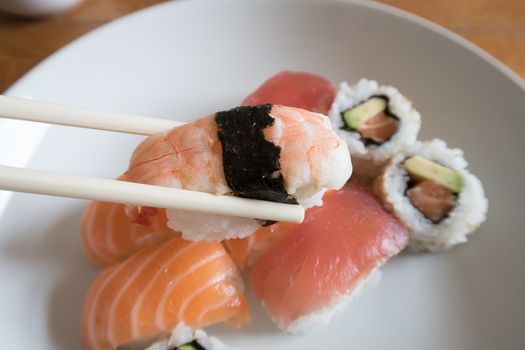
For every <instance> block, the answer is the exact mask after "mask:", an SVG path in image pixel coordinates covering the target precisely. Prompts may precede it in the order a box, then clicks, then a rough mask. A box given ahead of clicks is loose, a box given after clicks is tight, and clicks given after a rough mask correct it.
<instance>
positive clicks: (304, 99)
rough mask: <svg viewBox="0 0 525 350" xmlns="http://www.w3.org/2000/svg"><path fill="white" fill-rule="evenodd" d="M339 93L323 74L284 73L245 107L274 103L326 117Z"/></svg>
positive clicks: (275, 78)
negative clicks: (336, 94) (336, 93)
mask: <svg viewBox="0 0 525 350" xmlns="http://www.w3.org/2000/svg"><path fill="white" fill-rule="evenodd" d="M335 92H336V91H335V87H334V86H333V85H332V83H331V82H330V81H329V80H327V79H326V78H323V77H321V76H319V75H314V74H310V73H305V72H290V71H283V72H280V73H277V74H276V75H274V76H272V77H271V78H270V79H268V80H266V81H265V82H264V83H263V84H262V85H261V86H260V87H259V88H258V89H257V90H255V91H254V92H253V93H251V94H250V95H249V96H248V97H246V99H245V100H244V101H243V102H242V105H243V106H252V105H258V104H263V103H271V104H276V105H284V106H290V107H297V108H302V109H306V110H309V111H312V112H318V113H323V114H326V113H328V111H329V110H330V107H331V105H332V102H333V101H334V98H335Z"/></svg>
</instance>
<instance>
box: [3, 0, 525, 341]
mask: <svg viewBox="0 0 525 350" xmlns="http://www.w3.org/2000/svg"><path fill="white" fill-rule="evenodd" d="M282 69H294V70H306V71H310V72H314V73H318V74H322V75H325V76H327V77H328V78H330V79H331V80H332V81H334V82H338V81H340V80H349V81H350V82H354V81H356V80H357V79H359V78H361V77H363V76H366V77H369V78H373V79H378V80H380V81H382V82H384V83H386V84H392V85H395V86H397V87H398V88H399V89H400V90H401V91H402V92H403V93H404V94H406V95H407V96H409V97H410V98H411V99H412V100H413V101H414V104H415V106H416V108H418V110H419V111H420V112H421V113H422V117H423V132H422V137H423V138H427V139H428V138H432V137H441V138H443V139H445V140H446V141H447V142H449V144H450V145H451V146H455V147H461V148H463V149H464V150H465V154H466V157H467V159H468V160H469V161H470V169H471V170H472V172H474V173H475V174H476V175H478V176H479V177H480V178H481V180H482V181H483V183H484V185H485V189H486V192H487V195H488V198H489V200H490V209H489V215H488V220H487V221H486V222H485V223H484V224H483V226H482V227H481V228H480V230H479V231H478V232H476V233H475V234H473V235H472V236H471V237H470V241H469V242H468V243H467V244H464V245H462V246H459V247H457V248H454V249H452V250H451V251H449V252H446V253H444V254H436V255H422V256H419V255H402V256H399V257H396V258H394V259H392V261H390V262H389V263H388V264H387V265H386V266H385V268H384V269H383V280H382V282H381V284H380V285H379V286H378V287H377V288H375V289H373V290H369V291H367V292H366V293H364V294H363V295H362V296H361V297H360V298H358V299H357V300H355V301H354V302H353V303H352V304H351V305H350V306H349V308H348V309H347V310H346V312H345V313H344V314H342V315H340V316H339V317H337V318H336V319H335V320H334V321H333V322H332V323H331V324H330V326H328V327H326V328H324V329H322V330H320V331H319V332H317V333H313V334H309V335H306V336H299V337H292V336H286V335H283V334H281V333H279V332H278V330H277V329H276V327H275V326H274V325H273V324H272V322H271V321H270V319H269V317H268V315H267V314H266V313H265V312H264V310H262V307H260V306H259V305H258V304H256V303H253V304H252V311H253V322H252V324H251V325H250V326H248V327H247V328H246V329H244V330H242V331H239V332H234V331H231V330H229V329H228V328H227V327H225V326H217V327H212V328H210V330H209V332H210V333H211V334H213V335H217V336H219V337H220V338H222V339H223V340H224V341H226V342H227V343H230V344H232V345H234V346H237V347H240V348H242V349H246V350H259V349H260V350H262V349H265V350H266V349H307V350H309V349H345V350H346V349H404V350H411V349H428V350H433V349H476V350H488V349H490V350H492V349H525V337H524V325H525V298H524V295H525V273H524V272H523V269H524V266H525V232H524V229H523V219H524V216H525V215H524V214H525V213H524V209H523V199H524V198H525V186H524V185H523V174H524V173H525V157H524V156H523V151H524V150H525V137H523V130H525V118H523V111H525V89H524V86H525V85H524V84H523V82H522V81H521V79H519V78H518V77H517V76H516V75H515V74H513V73H512V72H510V71H509V70H508V69H507V68H505V67H503V65H501V64H500V63H498V62H497V61H496V60H495V59H493V58H491V57H490V56H488V55H487V54H485V53H483V52H482V51H481V50H479V49H477V48H475V47H474V46H473V45H471V44H469V43H467V42H466V41H465V40H462V39H461V38H459V37H457V36H456V35H454V34H451V33H450V32H448V31H446V30H444V29H442V28H440V27H437V26H435V25H432V24H430V23H429V22H427V21H424V20H421V19H419V18H416V17H414V16H412V15H408V14H406V13H404V12H401V11H398V10H395V9H392V8H390V7H387V6H383V5H379V4H376V3H373V2H349V1H324V0H301V1H299V0H297V1H294V0H288V1H283V0H279V1H277V0H275V1H272V0H262V1H247V0H222V1H216V0H191V1H174V2H167V3H165V4H162V5H159V6H155V7H152V8H150V9H147V10H145V11H141V12H139V13H137V14H133V15H131V16H129V17H126V18H124V19H122V20H119V21H116V22H113V23H111V24H109V25H107V26H104V27H103V28H102V29H99V30H96V31H94V32H93V33H90V34H88V35H87V36H85V37H83V38H81V39H80V40H78V41H76V42H75V43H73V44H71V45H69V46H68V47H66V48H65V49H64V50H62V51H60V52H59V53H57V54H56V55H54V56H52V57H51V58H50V59H48V60H47V61H45V62H44V63H42V64H41V65H40V66H39V67H37V68H36V69H35V70H33V71H32V72H31V73H29V74H28V75H26V76H25V77H24V78H23V79H22V80H21V81H19V82H18V83H17V84H16V85H15V86H13V87H12V89H10V90H9V94H11V95H17V96H24V97H32V98H35V99H40V100H46V101H51V102H61V103H66V104H72V105H80V106H86V107H93V108H99V109H105V110H110V111H121V112H124V113H135V114H143V115H151V116H156V117H167V118H173V119H178V120H183V121H184V120H192V119H194V118H197V117H199V116H203V115H207V114H209V113H211V112H213V111H217V110H221V109H225V108H228V107H231V106H234V105H237V104H239V103H240V101H241V100H242V99H243V98H244V97H245V96H246V95H247V94H248V93H249V92H251V91H252V90H253V89H254V88H255V87H256V86H257V85H259V84H260V83H261V82H262V81H263V80H265V79H266V78H268V77H269V76H270V75H271V74H274V73H276V72H277V71H279V70H282ZM140 139H141V138H140V137H137V136H130V135H121V134H116V133H109V132H102V131H93V130H82V129H76V128H66V127H58V126H52V127H45V126H42V125H37V124H32V123H21V122H19V123H14V122H13V123H11V122H6V121H4V120H0V164H6V163H9V161H14V162H16V163H17V164H18V165H25V166H28V167H30V168H39V169H46V170H52V171H57V172H63V173H73V174H82V175H88V176H100V177H108V178H110V177H115V176H116V175H118V174H119V173H120V172H121V171H122V170H123V169H125V167H126V165H127V161H128V159H129V155H130V153H131V151H132V149H133V147H134V146H135V145H136V144H137V142H139V140H140ZM85 204H86V203H85V202H84V201H80V200H72V199H64V198H51V197H45V196H37V195H30V194H15V195H13V196H12V197H11V198H10V200H9V202H8V203H7V206H6V207H5V210H4V211H3V214H2V216H1V217H0V339H1V345H0V348H2V349H3V348H6V349H27V348H32V349H36V348H38V349H79V348H80V340H79V327H80V326H79V318H80V310H81V307H82V300H83V297H84V293H85V291H86V290H87V288H88V286H89V284H90V282H91V281H92V280H93V278H94V277H95V276H96V274H97V273H98V270H97V269H95V268H94V267H91V266H90V265H89V264H88V262H87V260H86V259H85V257H84V256H83V252H82V245H81V242H80V237H79V236H80V233H79V219H80V213H81V210H82V209H83V207H84V206H85Z"/></svg>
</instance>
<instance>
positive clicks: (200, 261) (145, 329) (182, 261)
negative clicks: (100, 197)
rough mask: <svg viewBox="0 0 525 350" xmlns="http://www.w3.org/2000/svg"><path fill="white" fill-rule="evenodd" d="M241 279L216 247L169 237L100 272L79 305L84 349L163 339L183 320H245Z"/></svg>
mask: <svg viewBox="0 0 525 350" xmlns="http://www.w3.org/2000/svg"><path fill="white" fill-rule="evenodd" d="M241 290H242V280H241V277H240V275H239V272H238V270H237V267H236V266H235V264H234V262H233V261H232V259H231V258H230V257H229V255H228V254H227V253H226V251H225V250H224V247H223V246H222V244H220V243H205V242H191V241H186V240H183V239H182V238H179V237H177V238H173V239H171V240H169V241H166V242H164V243H161V244H158V245H156V246H153V247H148V248H145V249H142V250H140V251H139V252H137V253H136V254H135V255H132V256H131V257H129V258H128V259H127V260H125V261H123V262H121V263H118V264H115V265H113V266H112V267H110V268H108V269H106V270H104V271H103V272H102V273H101V274H100V275H99V277H98V278H97V279H96V280H95V281H94V283H93V284H92V285H91V287H90V289H89V291H88V293H87V295H86V299H85V302H84V309H83V314H82V338H83V342H84V344H85V347H86V349H93V350H94V349H97V350H105V349H108V350H109V349H116V348H117V347H119V346H122V345H126V344H130V343H133V342H140V341H143V340H144V339H153V340H154V339H155V337H156V336H158V337H162V336H163V335H165V334H166V332H169V331H171V330H172V329H174V328H175V327H176V325H177V324H179V323H181V322H183V323H185V324H186V325H188V326H189V327H192V328H198V327H204V326H207V325H210V324H214V323H218V322H227V323H228V324H229V325H230V326H232V327H234V328H237V327H240V326H242V325H244V324H245V323H246V322H247V321H248V320H249V313H248V305H247V302H246V299H245V297H244V296H243V295H242V294H241Z"/></svg>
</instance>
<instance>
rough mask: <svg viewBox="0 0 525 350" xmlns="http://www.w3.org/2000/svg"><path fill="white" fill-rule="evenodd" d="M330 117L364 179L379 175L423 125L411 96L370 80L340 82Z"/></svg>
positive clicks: (415, 137)
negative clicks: (384, 166)
mask: <svg viewBox="0 0 525 350" xmlns="http://www.w3.org/2000/svg"><path fill="white" fill-rule="evenodd" d="M330 119H331V121H332V124H333V126H334V129H335V130H336V132H337V134H338V135H339V136H340V137H341V138H342V139H343V140H345V141H346V143H347V145H348V148H349V150H350V154H351V155H352V162H353V164H354V177H358V178H360V180H362V181H361V182H366V181H367V180H370V179H372V178H374V177H375V176H377V175H378V173H379V172H380V170H381V166H382V165H384V164H385V162H386V161H388V160H389V159H390V158H392V157H393V156H394V155H395V154H397V153H399V152H400V151H401V150H403V149H404V148H406V147H407V146H410V145H412V144H413V143H414V142H416V139H417V135H418V133H419V129H420V127H421V116H420V114H419V112H417V111H416V110H415V109H414V108H413V107H412V102H411V101H410V100H409V99H407V98H406V97H405V96H403V95H401V93H400V92H399V91H398V90H397V89H396V88H394V87H392V86H386V85H380V84H379V83H378V82H377V81H374V80H367V79H361V80H360V81H359V82H358V83H357V84H356V85H352V86H350V85H348V83H346V82H343V83H341V84H340V87H339V90H338V92H337V95H336V98H335V100H334V103H333V104H332V108H331V110H330ZM354 177H353V179H354Z"/></svg>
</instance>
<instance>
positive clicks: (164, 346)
mask: <svg viewBox="0 0 525 350" xmlns="http://www.w3.org/2000/svg"><path fill="white" fill-rule="evenodd" d="M193 340H196V341H197V342H198V343H199V344H200V345H202V347H204V348H205V349H206V350H235V349H234V348H231V347H229V346H226V345H225V344H224V343H223V342H221V341H220V340H219V339H217V338H215V337H211V336H208V335H207V334H206V333H205V332H204V331H203V330H201V329H197V330H194V329H192V328H190V327H188V326H186V325H185V324H184V323H179V324H178V325H177V327H176V328H175V329H174V330H173V331H172V332H171V333H170V334H169V336H168V337H164V338H163V339H161V340H159V341H157V342H156V343H155V344H153V345H151V346H149V347H148V348H147V349H146V350H168V349H172V348H174V347H176V346H180V345H184V344H187V343H190V342H192V341H193Z"/></svg>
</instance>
